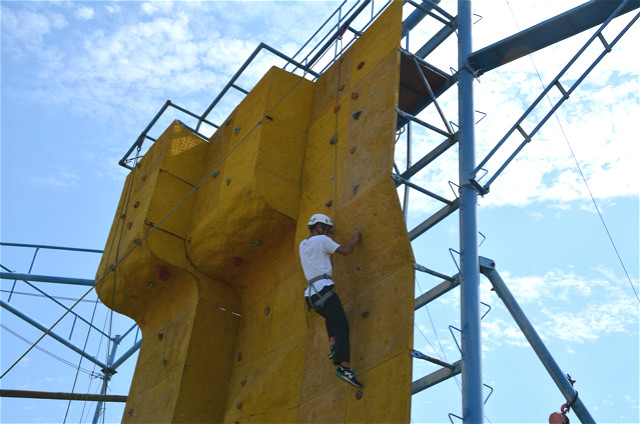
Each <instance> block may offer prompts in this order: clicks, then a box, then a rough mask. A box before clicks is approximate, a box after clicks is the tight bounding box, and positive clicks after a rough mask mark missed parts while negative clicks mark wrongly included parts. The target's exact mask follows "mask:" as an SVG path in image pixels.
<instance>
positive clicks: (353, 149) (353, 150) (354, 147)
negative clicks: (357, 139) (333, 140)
mask: <svg viewBox="0 0 640 424" xmlns="http://www.w3.org/2000/svg"><path fill="white" fill-rule="evenodd" d="M355 152H356V146H353V147H352V148H351V149H350V150H349V153H351V154H354V153H355Z"/></svg>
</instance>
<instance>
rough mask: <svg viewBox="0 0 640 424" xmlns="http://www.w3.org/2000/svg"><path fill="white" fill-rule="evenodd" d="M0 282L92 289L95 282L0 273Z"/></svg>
mask: <svg viewBox="0 0 640 424" xmlns="http://www.w3.org/2000/svg"><path fill="white" fill-rule="evenodd" d="M0 280H23V281H37V282H40V283H57V284H71V285H74V286H88V287H93V286H94V285H95V284H96V282H95V280H88V279H84V278H69V277H53V276H51V275H35V274H18V273H17V272H0Z"/></svg>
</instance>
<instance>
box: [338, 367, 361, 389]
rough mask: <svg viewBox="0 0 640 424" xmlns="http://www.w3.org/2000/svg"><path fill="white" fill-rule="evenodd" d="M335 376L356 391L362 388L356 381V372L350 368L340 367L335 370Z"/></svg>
mask: <svg viewBox="0 0 640 424" xmlns="http://www.w3.org/2000/svg"><path fill="white" fill-rule="evenodd" d="M336 375H337V376H338V377H340V378H341V379H343V380H344V381H346V382H347V383H349V384H351V385H352V386H353V387H357V388H358V389H361V388H362V383H360V382H359V381H358V378H357V377H356V372H355V371H354V370H352V369H351V368H348V367H343V366H340V367H339V368H338V369H337V370H336Z"/></svg>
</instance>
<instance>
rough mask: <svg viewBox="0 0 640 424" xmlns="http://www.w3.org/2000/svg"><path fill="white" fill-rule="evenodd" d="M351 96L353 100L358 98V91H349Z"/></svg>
mask: <svg viewBox="0 0 640 424" xmlns="http://www.w3.org/2000/svg"><path fill="white" fill-rule="evenodd" d="M351 98H352V99H353V100H356V99H357V98H358V93H356V92H355V91H354V92H353V93H351Z"/></svg>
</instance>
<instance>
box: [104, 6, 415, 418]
mask: <svg viewBox="0 0 640 424" xmlns="http://www.w3.org/2000/svg"><path fill="white" fill-rule="evenodd" d="M401 17H402V2H401V1H394V2H393V3H392V4H391V5H390V6H389V7H388V8H387V10H386V11H385V12H384V13H383V14H382V15H381V16H379V17H378V18H377V19H376V21H375V22H374V23H373V24H372V25H371V26H370V27H369V29H368V30H367V31H366V32H365V33H364V34H363V35H362V36H361V37H360V38H359V39H358V40H357V41H356V42H355V43H354V44H353V45H352V46H351V47H350V48H349V49H348V50H347V51H346V52H345V53H344V54H343V55H342V57H341V58H340V59H339V60H338V61H337V62H335V63H334V64H333V65H332V66H331V68H329V69H328V70H327V71H326V72H325V73H324V74H323V75H322V76H321V77H320V78H318V80H317V81H315V82H311V81H308V80H306V79H303V78H300V77H299V76H296V75H293V74H289V73H287V72H285V71H282V70H280V69H278V68H272V69H271V70H270V71H269V72H267V74H266V75H265V76H264V77H263V78H262V80H261V81H260V82H259V83H258V84H257V85H256V87H254V89H253V90H252V91H251V92H250V93H249V94H248V95H247V97H246V98H245V99H244V100H243V101H242V102H241V103H240V105H238V107H237V108H236V109H235V110H234V111H233V112H232V114H231V115H230V116H229V118H228V119H227V120H226V121H225V123H224V125H222V126H221V127H220V128H219V129H218V130H217V132H216V133H215V134H214V135H213V136H212V137H211V140H210V141H209V142H207V141H204V140H202V139H200V138H198V137H196V136H195V135H193V134H192V133H191V132H190V130H189V129H187V128H186V127H184V126H183V125H181V123H180V122H178V121H176V122H174V123H173V124H172V125H171V126H170V127H169V128H168V129H167V130H166V131H165V133H164V134H163V135H162V136H161V137H160V138H159V139H158V140H157V141H156V143H155V144H154V145H153V146H152V147H151V149H150V150H149V152H148V153H147V154H146V155H145V156H144V158H142V160H141V161H140V162H139V163H138V165H137V166H136V167H135V168H134V170H133V171H132V172H131V173H130V175H129V177H128V178H127V181H126V183H125V187H124V190H123V194H122V198H121V200H120V205H119V206H118V210H117V212H116V217H115V219H114V224H113V226H112V229H111V233H110V235H109V239H108V241H107V245H106V248H105V253H104V255H103V257H102V262H101V264H100V268H99V270H98V273H97V275H96V281H98V282H99V284H98V285H97V286H96V289H97V291H98V293H99V296H100V298H101V300H102V301H103V302H104V303H105V304H106V305H108V306H110V307H112V308H113V309H114V310H116V311H118V312H121V313H123V314H126V315H128V316H130V317H132V318H133V319H135V320H136V322H137V323H138V324H139V325H140V328H141V330H142V335H143V339H142V340H143V341H142V346H141V350H140V354H139V358H138V363H137V366H136V371H135V375H134V378H133V382H132V386H131V390H130V393H129V398H128V401H127V405H126V407H125V413H124V415H123V422H127V423H128V422H185V423H186V422H190V423H191V422H227V423H235V422H238V423H249V422H261V423H262V422H271V423H280V422H322V423H327V422H358V423H360V422H408V421H409V415H410V399H411V357H410V354H409V348H410V346H411V345H412V335H413V299H414V294H413V281H414V275H413V255H412V251H411V245H410V242H409V238H408V234H407V231H406V227H405V224H404V220H403V217H402V213H401V210H400V206H399V202H398V198H397V193H396V189H395V184H394V182H393V180H392V179H391V169H392V164H393V162H392V161H393V147H394V141H395V128H396V112H395V106H396V104H397V101H398V100H397V99H398V85H399V61H400V58H399V53H398V47H399V44H400V29H401ZM285 94H286V96H285ZM336 94H338V96H336ZM283 96H284V97H283ZM317 212H321V213H325V214H327V215H330V216H332V217H333V218H334V219H335V222H336V236H335V238H336V241H338V242H339V243H346V242H348V241H349V239H350V234H351V231H353V230H354V229H358V230H360V231H361V232H362V236H363V237H362V242H361V244H360V245H359V246H358V248H357V249H356V250H355V251H354V252H353V253H352V254H351V255H350V256H348V257H342V256H340V255H336V256H338V257H336V258H335V260H334V277H335V278H334V279H335V281H336V282H337V291H338V293H339V295H340V297H341V300H342V302H343V304H344V306H345V311H346V313H347V316H348V319H349V322H350V326H351V350H352V358H351V362H352V366H353V367H354V369H355V370H356V371H357V372H358V374H359V378H360V380H361V381H362V382H363V384H364V385H365V388H364V389H362V390H356V389H355V388H353V387H351V386H348V385H347V384H346V383H344V382H343V381H341V380H339V379H338V378H336V377H335V376H334V375H333V371H334V369H335V367H334V366H333V365H332V364H331V362H330V361H328V360H327V353H328V341H327V336H326V330H325V327H324V323H323V321H322V319H321V318H320V317H319V316H318V315H316V314H315V313H312V312H308V311H307V310H306V308H305V306H304V300H303V297H302V291H303V289H304V287H305V280H304V276H303V274H302V270H301V268H300V265H299V260H298V252H297V245H298V243H299V242H300V241H301V240H302V239H303V238H305V237H307V236H308V229H307V227H306V222H307V221H308V218H309V217H310V216H311V215H312V214H313V213H317ZM103 276H104V278H103Z"/></svg>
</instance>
